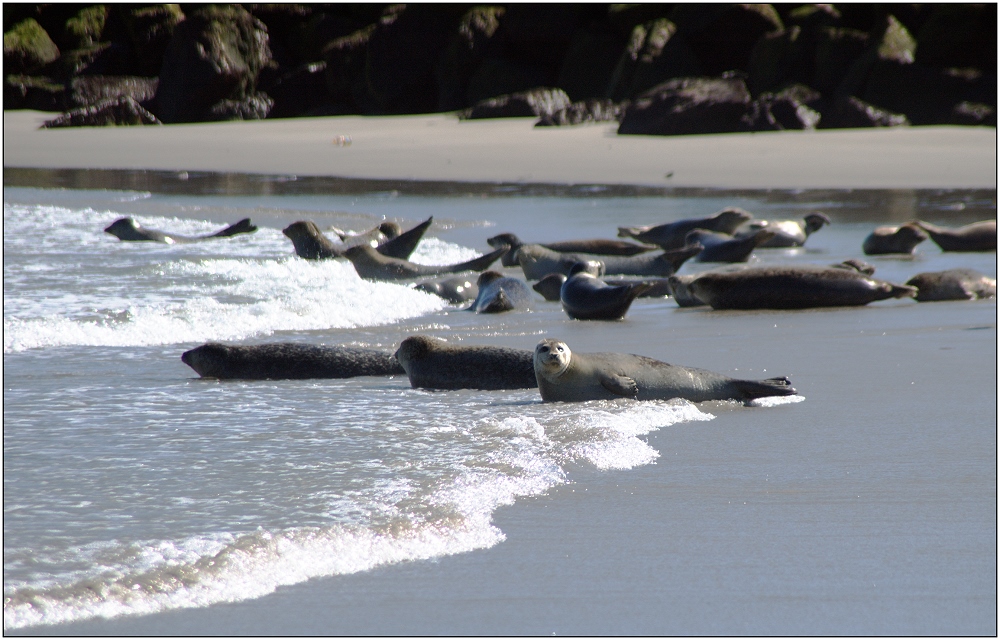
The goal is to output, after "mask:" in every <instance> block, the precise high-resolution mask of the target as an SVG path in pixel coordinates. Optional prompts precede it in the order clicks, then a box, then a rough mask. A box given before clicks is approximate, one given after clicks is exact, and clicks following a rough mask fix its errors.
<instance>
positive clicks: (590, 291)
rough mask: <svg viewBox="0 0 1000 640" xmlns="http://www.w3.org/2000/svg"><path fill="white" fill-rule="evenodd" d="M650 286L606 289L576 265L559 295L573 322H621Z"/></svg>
mask: <svg viewBox="0 0 1000 640" xmlns="http://www.w3.org/2000/svg"><path fill="white" fill-rule="evenodd" d="M652 288H653V285H652V284H647V283H645V282H641V281H640V282H635V283H629V284H624V285H617V286H616V285H609V284H607V283H606V282H604V281H603V280H601V279H600V278H598V277H597V276H596V275H595V274H594V273H593V272H592V271H591V270H589V269H588V265H587V263H584V262H578V263H577V264H576V265H575V266H574V267H573V269H571V270H570V274H569V277H568V278H567V279H566V282H564V283H563V285H562V288H561V289H560V291H559V301H560V303H562V308H563V311H565V312H566V315H568V316H569V317H570V318H572V319H574V320H621V319H622V318H624V317H625V314H626V313H628V310H629V307H631V306H632V302H634V301H635V299H636V298H638V297H639V296H640V295H641V294H643V293H645V292H646V291H648V290H650V289H652Z"/></svg>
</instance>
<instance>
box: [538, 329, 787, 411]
mask: <svg viewBox="0 0 1000 640" xmlns="http://www.w3.org/2000/svg"><path fill="white" fill-rule="evenodd" d="M534 366H535V378H536V379H537V381H538V391H539V392H540V393H541V396H542V400H543V401H544V402H585V401H587V400H615V399H617V398H632V399H634V400H671V399H673V398H682V399H684V400H689V401H691V402H705V401H706V400H742V401H744V402H746V401H750V400H754V399H756V398H765V397H768V396H791V395H796V394H797V393H798V392H797V391H796V390H795V389H794V388H792V385H791V382H790V381H789V380H788V378H783V377H782V378H768V379H766V380H738V379H735V378H730V377H728V376H724V375H721V374H718V373H712V372H711V371H705V370H704V369H693V368H690V367H681V366H677V365H672V364H667V363H666V362H661V361H659V360H654V359H653V358H647V357H646V356H637V355H633V354H626V353H574V352H572V351H570V348H569V345H567V344H566V343H565V342H563V341H562V340H555V339H553V338H546V339H544V340H542V341H541V342H539V343H538V346H536V347H535V354H534Z"/></svg>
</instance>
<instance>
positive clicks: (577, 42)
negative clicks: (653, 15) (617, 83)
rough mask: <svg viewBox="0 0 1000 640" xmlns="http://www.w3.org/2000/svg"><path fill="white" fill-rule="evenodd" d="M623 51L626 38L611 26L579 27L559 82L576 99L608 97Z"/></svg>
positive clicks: (570, 96)
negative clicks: (608, 90)
mask: <svg viewBox="0 0 1000 640" xmlns="http://www.w3.org/2000/svg"><path fill="white" fill-rule="evenodd" d="M623 51H625V39H624V38H622V37H621V36H619V35H618V34H617V33H615V32H614V31H613V30H611V29H610V28H608V27H604V28H599V27H597V26H591V27H588V28H583V29H579V30H577V32H576V33H575V34H573V38H572V39H571V40H570V43H569V48H568V50H567V51H566V57H565V58H563V62H562V67H561V68H560V70H559V78H558V80H557V81H556V85H557V86H558V87H559V88H561V89H562V90H563V91H565V92H566V95H568V96H569V98H570V100H573V101H575V102H579V101H581V100H586V99H589V98H603V97H605V93H606V91H607V88H608V84H609V82H610V81H611V78H612V74H613V73H614V72H615V68H616V66H617V64H618V60H619V58H620V57H621V56H622V52H623Z"/></svg>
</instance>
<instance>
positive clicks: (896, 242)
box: [861, 224, 927, 256]
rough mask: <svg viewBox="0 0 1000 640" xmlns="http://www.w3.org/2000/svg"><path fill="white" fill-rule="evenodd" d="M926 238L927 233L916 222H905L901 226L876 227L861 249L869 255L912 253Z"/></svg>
mask: <svg viewBox="0 0 1000 640" xmlns="http://www.w3.org/2000/svg"><path fill="white" fill-rule="evenodd" d="M926 239H927V234H926V233H924V230H923V229H921V228H920V227H918V226H917V225H915V224H904V225H902V226H899V227H876V229H875V230H874V231H872V232H871V233H870V234H869V235H868V237H867V238H865V240H864V242H863V243H861V250H862V251H864V252H865V255H868V256H879V255H885V254H889V253H905V254H912V253H913V250H914V249H915V248H916V246H917V245H918V244H920V243H921V242H923V241H924V240H926Z"/></svg>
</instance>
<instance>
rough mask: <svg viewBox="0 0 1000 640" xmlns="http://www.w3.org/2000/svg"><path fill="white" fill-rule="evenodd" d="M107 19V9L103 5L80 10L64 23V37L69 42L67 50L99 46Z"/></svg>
mask: <svg viewBox="0 0 1000 640" xmlns="http://www.w3.org/2000/svg"><path fill="white" fill-rule="evenodd" d="M107 19H108V8H107V7H106V6H105V5H103V4H96V5H91V6H89V7H85V8H83V9H81V10H80V11H79V12H78V13H77V14H76V15H75V16H73V17H72V18H70V19H69V20H67V21H66V37H67V39H69V40H70V45H69V48H71V49H83V48H86V47H92V46H94V45H96V44H99V43H100V42H101V33H102V32H103V31H104V23H105V22H106V21H107Z"/></svg>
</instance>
